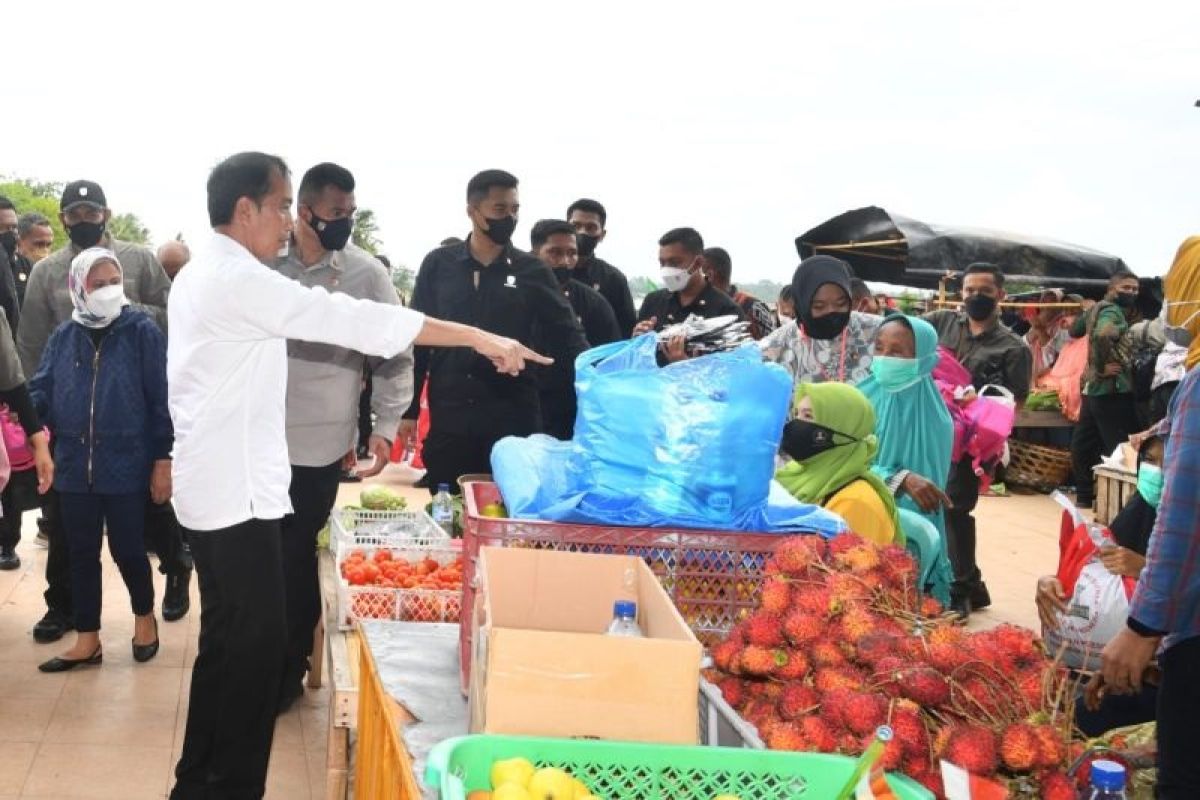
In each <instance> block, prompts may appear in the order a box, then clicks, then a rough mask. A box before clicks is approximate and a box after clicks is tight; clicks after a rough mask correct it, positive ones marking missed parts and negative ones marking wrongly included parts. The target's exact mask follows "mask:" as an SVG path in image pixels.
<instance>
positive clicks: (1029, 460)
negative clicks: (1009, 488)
mask: <svg viewBox="0 0 1200 800" xmlns="http://www.w3.org/2000/svg"><path fill="white" fill-rule="evenodd" d="M1008 450H1009V462H1008V466H1007V467H1005V469H1004V480H1005V482H1007V483H1010V484H1013V485H1016V486H1028V487H1029V488H1031V489H1036V490H1038V491H1039V492H1052V491H1054V490H1055V489H1057V488H1058V487H1059V486H1062V485H1063V484H1065V483H1066V482H1067V481H1068V480H1069V479H1070V477H1071V451H1070V450H1069V449H1068V448H1065V447H1047V446H1046V445H1044V444H1033V443H1031V442H1022V441H1021V440H1019V439H1009V440H1008Z"/></svg>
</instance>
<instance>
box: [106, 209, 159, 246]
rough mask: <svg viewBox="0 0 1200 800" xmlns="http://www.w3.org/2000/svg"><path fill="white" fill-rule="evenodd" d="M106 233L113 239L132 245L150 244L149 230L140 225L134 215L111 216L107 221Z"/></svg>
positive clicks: (139, 221)
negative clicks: (131, 243)
mask: <svg viewBox="0 0 1200 800" xmlns="http://www.w3.org/2000/svg"><path fill="white" fill-rule="evenodd" d="M108 232H109V234H111V235H112V237H113V238H114V239H120V240H121V241H123V242H133V243H134V244H146V245H148V244H150V229H149V228H147V227H146V226H145V225H143V224H142V221H141V220H140V219H138V218H137V215H136V214H128V213H126V214H113V216H112V219H110V220H109V221H108Z"/></svg>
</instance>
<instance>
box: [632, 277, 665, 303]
mask: <svg viewBox="0 0 1200 800" xmlns="http://www.w3.org/2000/svg"><path fill="white" fill-rule="evenodd" d="M661 288H662V287H661V286H659V285H658V284H657V283H655V282H654V281H652V280H650V279H649V278H647V277H645V276H644V275H633V276H631V277H630V278H629V291H630V293H631V294H632V295H633V296H634V298H639V297H645V296H646V295H648V294H650V293H651V292H657V291H658V290H659V289H661Z"/></svg>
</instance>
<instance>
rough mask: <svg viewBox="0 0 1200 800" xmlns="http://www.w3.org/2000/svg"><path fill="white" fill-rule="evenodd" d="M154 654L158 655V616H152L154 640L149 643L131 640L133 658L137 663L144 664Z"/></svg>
mask: <svg viewBox="0 0 1200 800" xmlns="http://www.w3.org/2000/svg"><path fill="white" fill-rule="evenodd" d="M156 655H158V617H155V618H154V641H153V642H151V643H150V644H138V643H137V642H136V641H134V642H133V660H134V661H136V662H138V663H139V664H145V663H146V662H147V661H149V660H150V659H152V658H154V657H155V656H156Z"/></svg>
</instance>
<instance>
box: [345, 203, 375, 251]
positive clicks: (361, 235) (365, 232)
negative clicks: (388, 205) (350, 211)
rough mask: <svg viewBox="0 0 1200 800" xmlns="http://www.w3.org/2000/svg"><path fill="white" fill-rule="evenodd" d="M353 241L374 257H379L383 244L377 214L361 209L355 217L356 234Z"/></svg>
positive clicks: (367, 209) (354, 233) (352, 237)
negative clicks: (376, 218)
mask: <svg viewBox="0 0 1200 800" xmlns="http://www.w3.org/2000/svg"><path fill="white" fill-rule="evenodd" d="M350 238H351V240H352V241H353V242H354V243H355V244H356V245H358V246H359V247H361V248H362V249H363V250H366V251H367V252H368V253H370V254H371V255H373V256H377V255H379V251H380V250H381V249H382V248H383V242H382V241H381V240H380V239H379V223H378V222H376V220H375V212H374V211H372V210H371V209H369V208H360V209H359V210H358V213H357V214H355V215H354V232H353V233H352V234H351V237H350Z"/></svg>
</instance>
